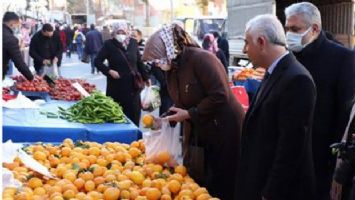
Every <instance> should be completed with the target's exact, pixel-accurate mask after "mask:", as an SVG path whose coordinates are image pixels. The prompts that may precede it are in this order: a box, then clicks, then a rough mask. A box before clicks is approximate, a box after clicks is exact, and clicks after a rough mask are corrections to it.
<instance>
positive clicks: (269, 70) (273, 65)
mask: <svg viewBox="0 0 355 200" xmlns="http://www.w3.org/2000/svg"><path fill="white" fill-rule="evenodd" d="M287 54H289V51H286V52H285V53H284V54H282V55H281V56H280V57H279V58H277V59H276V60H275V61H274V62H273V63H272V64H271V65H270V67H269V68H268V69H267V72H269V74H270V75H271V74H272V72H273V71H274V70H275V68H276V66H277V63H279V61H280V60H281V59H282V58H283V57H285V56H286V55H287Z"/></svg>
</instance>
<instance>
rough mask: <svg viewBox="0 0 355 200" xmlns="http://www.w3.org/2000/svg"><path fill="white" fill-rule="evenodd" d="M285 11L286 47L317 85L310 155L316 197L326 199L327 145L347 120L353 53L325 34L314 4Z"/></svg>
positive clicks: (353, 92) (353, 84)
mask: <svg viewBox="0 0 355 200" xmlns="http://www.w3.org/2000/svg"><path fill="white" fill-rule="evenodd" d="M285 15H286V24H285V30H286V39H287V45H288V48H289V50H291V51H293V53H294V55H295V56H296V58H297V60H298V61H299V62H301V63H302V64H303V65H304V66H305V67H306V68H307V69H308V71H309V72H310V73H311V75H312V77H313V79H314V82H315V84H316V87H317V101H316V107H315V113H314V121H313V130H312V143H313V144H312V145H313V159H314V166H315V173H316V179H317V182H316V185H317V193H318V197H317V199H320V200H323V199H326V200H328V199H329V198H330V196H329V193H330V186H331V181H332V174H333V171H334V167H335V158H334V156H332V152H331V148H329V146H330V145H331V144H333V143H336V142H338V141H340V139H341V136H342V134H343V133H344V129H345V126H346V123H347V122H348V121H349V113H350V110H351V106H352V105H353V103H354V96H355V78H354V77H355V53H354V52H352V51H351V50H349V49H346V48H345V47H343V46H341V45H338V44H336V43H334V42H332V41H330V40H328V39H327V38H326V36H325V33H324V31H323V30H322V21H321V14H320V12H319V10H318V8H317V7H316V6H315V5H313V4H311V3H308V2H302V3H295V4H292V5H290V6H289V7H287V8H286V9H285ZM302 96H304V95H302Z"/></svg>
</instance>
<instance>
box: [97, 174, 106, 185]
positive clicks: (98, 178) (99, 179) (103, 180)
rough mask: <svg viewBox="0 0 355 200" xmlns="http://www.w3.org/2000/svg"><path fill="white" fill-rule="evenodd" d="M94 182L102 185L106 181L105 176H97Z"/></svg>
mask: <svg viewBox="0 0 355 200" xmlns="http://www.w3.org/2000/svg"><path fill="white" fill-rule="evenodd" d="M94 183H95V185H100V184H102V183H105V178H104V177H102V176H98V177H95V178H94Z"/></svg>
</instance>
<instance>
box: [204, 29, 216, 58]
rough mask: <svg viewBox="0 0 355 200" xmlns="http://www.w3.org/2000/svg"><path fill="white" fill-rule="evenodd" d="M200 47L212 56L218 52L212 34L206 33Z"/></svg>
mask: <svg viewBox="0 0 355 200" xmlns="http://www.w3.org/2000/svg"><path fill="white" fill-rule="evenodd" d="M202 47H203V48H204V49H206V50H208V51H209V52H212V53H214V54H216V53H217V52H218V43H217V40H216V39H215V38H214V36H213V34H211V33H208V34H206V35H205V37H203V42H202Z"/></svg>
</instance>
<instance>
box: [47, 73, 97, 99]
mask: <svg viewBox="0 0 355 200" xmlns="http://www.w3.org/2000/svg"><path fill="white" fill-rule="evenodd" d="M75 82H78V83H79V84H80V85H81V86H82V87H83V88H84V89H85V90H86V91H87V92H88V93H92V92H93V91H94V90H95V89H96V87H95V85H92V84H89V83H87V82H86V81H84V80H81V79H63V78H60V79H57V80H56V81H55V87H54V88H51V90H50V92H49V94H50V95H51V97H52V98H53V99H56V100H65V101H78V100H80V99H82V96H81V95H80V93H79V92H78V91H77V90H76V89H75V88H74V87H73V86H72V83H75Z"/></svg>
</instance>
